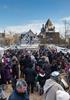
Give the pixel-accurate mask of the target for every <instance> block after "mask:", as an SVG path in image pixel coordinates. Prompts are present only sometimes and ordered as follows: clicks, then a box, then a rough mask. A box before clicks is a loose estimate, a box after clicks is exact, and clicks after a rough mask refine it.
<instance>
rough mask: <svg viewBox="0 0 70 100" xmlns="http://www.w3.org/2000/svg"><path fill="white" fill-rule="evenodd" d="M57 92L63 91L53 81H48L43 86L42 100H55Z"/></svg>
mask: <svg viewBox="0 0 70 100" xmlns="http://www.w3.org/2000/svg"><path fill="white" fill-rule="evenodd" d="M57 90H64V89H63V88H62V86H61V85H60V84H58V83H57V82H55V81H54V80H53V79H48V80H46V82H45V85H44V98H43V100H56V92H57Z"/></svg>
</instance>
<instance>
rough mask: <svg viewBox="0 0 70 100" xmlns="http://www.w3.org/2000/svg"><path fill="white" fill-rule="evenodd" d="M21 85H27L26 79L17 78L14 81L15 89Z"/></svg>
mask: <svg viewBox="0 0 70 100" xmlns="http://www.w3.org/2000/svg"><path fill="white" fill-rule="evenodd" d="M22 86H27V84H26V81H25V80H18V81H17V83H16V89H17V88H21V87H22Z"/></svg>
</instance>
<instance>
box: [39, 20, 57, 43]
mask: <svg viewBox="0 0 70 100" xmlns="http://www.w3.org/2000/svg"><path fill="white" fill-rule="evenodd" d="M40 37H41V39H42V38H43V39H44V40H46V43H54V44H58V43H59V32H56V31H55V26H54V25H53V23H52V21H51V20H50V19H48V20H47V22H46V23H45V24H43V25H42V28H41V32H40Z"/></svg>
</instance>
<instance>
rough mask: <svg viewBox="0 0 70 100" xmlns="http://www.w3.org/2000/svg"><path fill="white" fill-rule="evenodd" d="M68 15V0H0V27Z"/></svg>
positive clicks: (69, 10)
mask: <svg viewBox="0 0 70 100" xmlns="http://www.w3.org/2000/svg"><path fill="white" fill-rule="evenodd" d="M69 16H70V0H0V27H7V26H16V25H23V24H27V23H31V22H33V21H34V22H35V21H42V20H44V21H47V19H48V18H50V19H51V20H53V21H54V22H56V21H59V20H60V19H61V18H64V17H69Z"/></svg>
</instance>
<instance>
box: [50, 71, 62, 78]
mask: <svg viewBox="0 0 70 100" xmlns="http://www.w3.org/2000/svg"><path fill="white" fill-rule="evenodd" d="M59 74H60V73H59V72H58V71H54V72H52V73H51V76H52V77H58V76H59Z"/></svg>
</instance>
